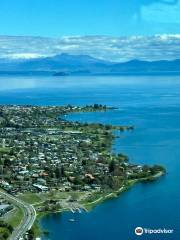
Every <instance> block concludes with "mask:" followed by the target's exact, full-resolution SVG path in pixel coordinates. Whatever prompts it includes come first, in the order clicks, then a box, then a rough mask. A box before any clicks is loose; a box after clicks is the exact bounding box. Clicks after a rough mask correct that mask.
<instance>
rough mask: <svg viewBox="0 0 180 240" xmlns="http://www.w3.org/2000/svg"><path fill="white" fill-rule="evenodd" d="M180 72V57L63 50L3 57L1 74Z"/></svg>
mask: <svg viewBox="0 0 180 240" xmlns="http://www.w3.org/2000/svg"><path fill="white" fill-rule="evenodd" d="M168 73H169V74H180V60H179V59H177V60H172V61H167V60H162V61H152V62H150V61H140V60H132V61H128V62H123V63H115V62H108V61H104V60H101V59H96V58H93V57H91V56H88V55H69V54H61V55H56V56H53V57H46V58H36V59H29V60H27V59H26V60H25V59H24V60H23V59H21V60H19V59H0V74H11V75H12V74H16V75H17V74H22V75H25V74H31V75H33V74H48V75H55V76H66V75H130V74H136V75H137V74H140V75H142V74H168Z"/></svg>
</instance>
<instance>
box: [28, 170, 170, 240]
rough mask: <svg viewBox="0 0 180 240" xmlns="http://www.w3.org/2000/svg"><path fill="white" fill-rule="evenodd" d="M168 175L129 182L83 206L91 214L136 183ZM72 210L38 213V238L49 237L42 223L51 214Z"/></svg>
mask: <svg viewBox="0 0 180 240" xmlns="http://www.w3.org/2000/svg"><path fill="white" fill-rule="evenodd" d="M165 174H166V172H165V171H160V172H158V173H156V174H155V175H154V176H151V178H149V177H147V178H142V179H134V180H129V182H128V184H127V185H126V186H123V187H121V188H119V189H118V190H116V191H113V192H110V193H106V194H105V195H102V196H101V197H99V198H98V199H96V200H95V201H93V202H89V203H86V204H84V205H83V207H84V209H85V210H86V212H90V211H92V210H93V209H94V208H95V207H96V206H98V205H99V204H103V203H104V202H105V201H107V200H110V199H114V198H117V197H120V194H121V193H123V192H125V191H128V190H129V189H130V188H131V187H133V186H134V185H135V184H136V183H142V182H151V181H154V180H156V179H158V178H160V177H162V176H164V175H165ZM69 211H70V210H69V209H68V208H64V209H59V210H56V211H51V212H49V211H47V212H44V213H37V217H36V220H35V223H34V225H35V226H34V225H33V227H32V228H34V227H35V228H36V231H37V233H38V235H37V236H36V235H35V236H36V237H42V235H48V234H49V231H48V229H43V228H42V226H41V224H40V221H41V220H42V219H43V218H44V217H46V216H48V215H51V214H58V213H64V212H69Z"/></svg>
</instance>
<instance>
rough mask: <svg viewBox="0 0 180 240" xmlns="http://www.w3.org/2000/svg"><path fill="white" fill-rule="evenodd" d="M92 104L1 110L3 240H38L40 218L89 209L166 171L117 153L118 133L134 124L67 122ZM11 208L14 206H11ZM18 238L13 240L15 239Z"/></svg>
mask: <svg viewBox="0 0 180 240" xmlns="http://www.w3.org/2000/svg"><path fill="white" fill-rule="evenodd" d="M113 109H114V108H112V107H107V106H103V105H99V104H94V105H91V106H83V107H82V106H81V107H80V106H71V105H67V106H29V105H24V106H18V105H9V106H8V105H2V106H0V198H1V205H0V206H6V207H4V208H1V209H3V211H1V210H0V217H1V219H0V220H1V221H0V239H2V240H5V239H8V238H9V239H13V240H14V239H20V238H22V239H36V237H39V236H40V234H41V233H40V231H39V228H38V218H39V217H40V216H42V215H43V214H44V213H51V212H56V211H67V210H70V211H72V212H74V211H83V210H85V211H88V210H90V209H91V208H92V207H94V206H95V205H97V204H98V203H100V202H102V201H104V200H106V199H108V198H112V197H116V196H117V195H118V194H119V193H120V192H122V191H124V190H126V189H128V188H129V187H131V186H132V185H133V184H134V183H136V182H138V181H149V180H154V179H156V178H157V177H160V176H161V175H163V174H164V173H165V169H164V167H162V166H159V165H155V166H147V165H145V166H142V165H138V164H131V163H130V162H129V159H128V156H126V155H124V154H123V153H118V154H115V153H112V151H111V148H112V143H113V139H114V138H115V135H114V130H117V131H133V129H134V127H133V126H112V125H103V124H100V123H81V122H72V121H67V120H65V118H64V115H67V114H70V113H73V112H95V111H110V110H113ZM7 206H8V207H7ZM12 236H13V238H12Z"/></svg>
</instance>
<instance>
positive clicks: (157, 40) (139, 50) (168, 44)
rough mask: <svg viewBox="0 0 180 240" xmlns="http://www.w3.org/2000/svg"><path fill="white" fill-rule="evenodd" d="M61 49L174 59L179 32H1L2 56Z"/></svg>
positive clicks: (108, 56)
mask: <svg viewBox="0 0 180 240" xmlns="http://www.w3.org/2000/svg"><path fill="white" fill-rule="evenodd" d="M61 53H69V54H87V55H91V56H93V57H96V58H101V59H105V60H110V61H117V62H119V61H128V60H131V59H143V60H161V59H167V60H171V59H176V58H180V35H178V34H176V35H166V34H163V35H155V36H152V37H143V36H133V37H108V36H71V37H70V36H66V37H62V38H59V39H53V38H41V37H9V36H0V58H13V59H17V58H19V59H23V58H24V59H32V58H38V57H46V56H53V55H57V54H61Z"/></svg>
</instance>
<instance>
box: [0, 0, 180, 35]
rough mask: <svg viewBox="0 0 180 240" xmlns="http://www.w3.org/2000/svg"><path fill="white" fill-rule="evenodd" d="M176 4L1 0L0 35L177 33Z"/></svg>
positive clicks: (173, 0) (158, 0)
mask: <svg viewBox="0 0 180 240" xmlns="http://www.w3.org/2000/svg"><path fill="white" fill-rule="evenodd" d="M179 12H180V1H179V0H0V35H10V36H12V35H13V36H44V37H56V38H57V37H61V36H79V35H81V36H84V35H101V36H102V35H108V36H132V35H153V34H177V33H180V14H179Z"/></svg>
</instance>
